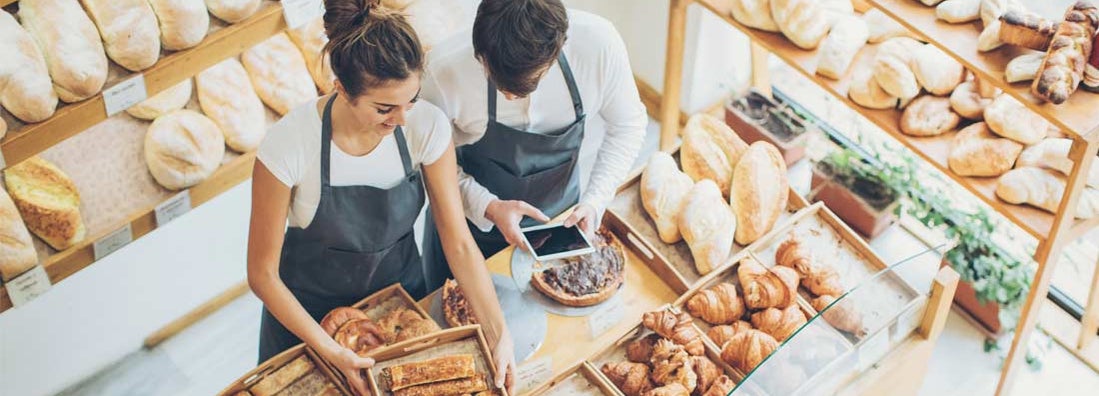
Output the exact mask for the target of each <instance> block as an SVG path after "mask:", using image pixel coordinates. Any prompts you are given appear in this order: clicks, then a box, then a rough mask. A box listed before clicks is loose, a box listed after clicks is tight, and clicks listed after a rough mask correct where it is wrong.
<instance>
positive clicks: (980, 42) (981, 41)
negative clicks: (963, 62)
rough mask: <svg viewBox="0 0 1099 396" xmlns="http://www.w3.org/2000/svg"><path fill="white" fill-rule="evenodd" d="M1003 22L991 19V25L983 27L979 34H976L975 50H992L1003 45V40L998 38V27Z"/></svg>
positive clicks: (999, 27)
mask: <svg viewBox="0 0 1099 396" xmlns="http://www.w3.org/2000/svg"><path fill="white" fill-rule="evenodd" d="M1002 26H1003V23H1001V22H1000V21H999V20H996V21H992V24H991V25H988V26H987V27H985V29H984V30H982V31H981V35H980V36H977V51H979V52H989V51H994V50H996V49H997V48H1000V47H1003V46H1004V41H1003V40H1001V39H1000V29H1001V28H1002Z"/></svg>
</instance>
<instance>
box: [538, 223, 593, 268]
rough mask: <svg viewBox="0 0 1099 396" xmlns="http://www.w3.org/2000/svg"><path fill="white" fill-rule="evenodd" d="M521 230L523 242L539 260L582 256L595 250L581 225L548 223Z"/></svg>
mask: <svg viewBox="0 0 1099 396" xmlns="http://www.w3.org/2000/svg"><path fill="white" fill-rule="evenodd" d="M520 231H521V233H522V234H523V243H526V244H527V247H528V248H529V250H530V252H531V255H533V256H534V258H535V260H538V261H546V260H553V259H559V258H565V257H572V256H580V255H584V254H588V253H592V252H594V251H595V248H593V247H592V244H591V241H588V238H587V236H585V235H584V233H583V232H581V231H580V228H579V227H565V226H564V225H562V224H547V225H540V226H534V227H527V228H524V229H522V230H520Z"/></svg>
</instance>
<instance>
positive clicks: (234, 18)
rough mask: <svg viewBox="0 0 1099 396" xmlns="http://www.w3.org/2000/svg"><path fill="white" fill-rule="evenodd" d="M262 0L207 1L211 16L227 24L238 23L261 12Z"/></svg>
mask: <svg viewBox="0 0 1099 396" xmlns="http://www.w3.org/2000/svg"><path fill="white" fill-rule="evenodd" d="M259 6H260V0H206V8H207V9H209V10H210V13H211V14H214V16H216V17H218V19H221V20H223V21H225V22H229V23H237V22H240V21H243V20H245V19H248V17H250V16H252V14H255V13H256V11H259Z"/></svg>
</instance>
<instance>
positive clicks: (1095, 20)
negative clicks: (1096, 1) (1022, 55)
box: [1030, 1, 1099, 104]
mask: <svg viewBox="0 0 1099 396" xmlns="http://www.w3.org/2000/svg"><path fill="white" fill-rule="evenodd" d="M1097 28H1099V8H1097V7H1096V6H1095V5H1092V4H1091V3H1088V2H1083V1H1081V2H1077V3H1076V4H1075V5H1073V6H1072V8H1070V9H1069V10H1068V11H1067V12H1066V13H1065V19H1064V21H1063V22H1061V24H1060V26H1058V27H1057V33H1055V34H1054V36H1053V40H1052V41H1050V45H1049V51H1047V52H1046V57H1045V59H1044V60H1042V66H1041V67H1040V68H1039V69H1038V74H1037V78H1035V79H1034V83H1033V84H1032V85H1031V87H1030V90H1031V92H1033V93H1034V95H1035V96H1038V97H1040V98H1044V99H1046V100H1048V101H1050V102H1052V103H1053V104H1061V103H1064V102H1065V101H1066V100H1068V97H1069V96H1070V95H1072V93H1073V92H1075V91H1076V87H1077V86H1079V85H1080V81H1081V80H1083V78H1084V66H1085V65H1086V64H1087V60H1088V56H1090V54H1091V48H1092V45H1093V41H1092V40H1094V37H1095V31H1096V29H1097Z"/></svg>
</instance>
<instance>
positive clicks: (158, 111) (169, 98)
mask: <svg viewBox="0 0 1099 396" xmlns="http://www.w3.org/2000/svg"><path fill="white" fill-rule="evenodd" d="M190 101H191V79H190V78H188V79H186V80H183V81H182V82H180V83H179V84H176V85H173V86H171V87H168V89H166V90H163V91H161V92H160V93H158V94H156V95H153V96H152V97H151V98H148V99H145V101H143V102H141V103H138V104H136V105H133V106H131V107H130V108H128V109H126V113H128V114H130V115H131V116H133V117H134V118H139V119H142V120H149V121H152V120H155V119H157V117H160V116H162V115H165V114H168V113H171V112H173V111H175V110H179V109H182V108H183V106H186V105H187V102H190Z"/></svg>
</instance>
